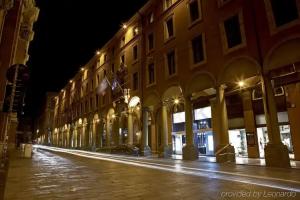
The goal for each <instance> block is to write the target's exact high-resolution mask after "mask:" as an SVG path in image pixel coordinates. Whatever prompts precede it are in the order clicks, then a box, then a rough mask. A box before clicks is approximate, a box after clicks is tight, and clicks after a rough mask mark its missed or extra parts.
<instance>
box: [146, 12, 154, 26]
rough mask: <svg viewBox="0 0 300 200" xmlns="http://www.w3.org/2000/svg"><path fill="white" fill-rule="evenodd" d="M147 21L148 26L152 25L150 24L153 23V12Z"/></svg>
mask: <svg viewBox="0 0 300 200" xmlns="http://www.w3.org/2000/svg"><path fill="white" fill-rule="evenodd" d="M147 20H148V24H152V23H153V21H154V14H153V12H151V13H150V14H149V15H148V18H147Z"/></svg>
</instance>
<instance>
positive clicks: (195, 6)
mask: <svg viewBox="0 0 300 200" xmlns="http://www.w3.org/2000/svg"><path fill="white" fill-rule="evenodd" d="M189 11H190V20H191V22H194V21H196V20H198V19H200V2H199V0H191V1H190V2H189Z"/></svg>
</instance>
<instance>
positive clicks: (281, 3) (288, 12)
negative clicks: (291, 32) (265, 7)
mask: <svg viewBox="0 0 300 200" xmlns="http://www.w3.org/2000/svg"><path fill="white" fill-rule="evenodd" d="M270 1H271V6H272V10H273V15H274V19H275V24H276V26H277V27H278V26H282V25H284V24H287V23H289V22H291V21H293V20H295V19H298V18H299V15H298V9H297V2H296V0H270Z"/></svg>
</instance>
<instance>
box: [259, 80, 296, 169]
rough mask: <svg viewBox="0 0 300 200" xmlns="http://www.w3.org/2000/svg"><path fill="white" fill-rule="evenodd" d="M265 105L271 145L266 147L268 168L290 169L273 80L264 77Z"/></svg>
mask: <svg viewBox="0 0 300 200" xmlns="http://www.w3.org/2000/svg"><path fill="white" fill-rule="evenodd" d="M262 83H263V84H262V90H263V104H264V110H265V116H266V123H267V128H268V137H269V143H268V144H267V145H266V147H265V160H266V165H267V166H273V167H290V166H291V165H290V158H289V152H288V148H287V146H285V145H283V144H282V142H281V139H280V131H279V124H278V118H277V108H276V102H275V97H274V92H273V87H272V83H271V80H270V79H269V78H268V77H266V76H263V77H262Z"/></svg>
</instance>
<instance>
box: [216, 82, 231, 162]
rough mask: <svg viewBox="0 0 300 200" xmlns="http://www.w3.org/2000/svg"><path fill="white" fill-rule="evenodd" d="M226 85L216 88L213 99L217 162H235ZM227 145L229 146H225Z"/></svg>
mask: <svg viewBox="0 0 300 200" xmlns="http://www.w3.org/2000/svg"><path fill="white" fill-rule="evenodd" d="M224 90H225V86H224V85H221V86H219V87H217V88H216V98H215V99H212V100H211V107H212V127H213V133H214V146H215V154H216V160H217V162H227V161H232V162H235V154H234V147H233V146H231V145H229V136H228V117H227V109H226V102H225V95H224V92H225V91H224ZM226 146H227V148H225V147H226Z"/></svg>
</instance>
